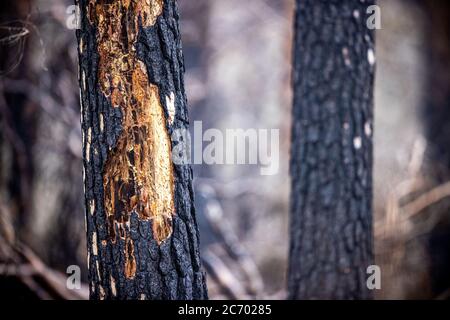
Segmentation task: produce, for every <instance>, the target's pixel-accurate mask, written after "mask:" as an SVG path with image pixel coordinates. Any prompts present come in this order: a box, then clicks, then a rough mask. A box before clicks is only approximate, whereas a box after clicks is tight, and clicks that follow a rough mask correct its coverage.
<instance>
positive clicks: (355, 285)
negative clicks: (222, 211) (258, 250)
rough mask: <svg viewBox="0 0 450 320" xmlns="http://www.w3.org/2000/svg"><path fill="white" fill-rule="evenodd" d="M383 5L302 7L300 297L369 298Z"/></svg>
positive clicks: (296, 183) (294, 215)
mask: <svg viewBox="0 0 450 320" xmlns="http://www.w3.org/2000/svg"><path fill="white" fill-rule="evenodd" d="M371 4H373V1H366V2H364V3H363V2H360V1H350V0H345V1H317V0H297V8H296V22H295V47H294V74H293V85H294V105H293V128H292V147H291V167H290V172H291V176H292V191H291V192H292V194H291V243H290V263H289V275H288V277H289V279H288V281H289V282H288V283H289V288H288V289H289V297H290V298H291V299H314V298H323V299H368V298H371V293H370V292H369V290H368V289H367V287H366V278H367V275H366V268H367V267H368V266H369V265H371V264H372V261H373V258H372V212H371V209H372V126H373V123H372V121H373V111H372V110H373V80H374V64H375V56H374V32H373V31H372V30H369V29H368V28H367V26H366V20H367V17H368V16H367V15H366V9H367V7H368V6H369V5H371Z"/></svg>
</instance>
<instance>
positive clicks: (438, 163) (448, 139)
mask: <svg viewBox="0 0 450 320" xmlns="http://www.w3.org/2000/svg"><path fill="white" fill-rule="evenodd" d="M421 4H422V6H423V9H424V11H425V14H426V16H427V18H428V19H427V30H426V34H427V35H428V36H427V38H426V44H427V58H428V61H427V66H428V69H427V71H426V72H427V81H426V84H427V87H426V91H425V92H426V97H425V104H424V108H423V113H424V114H423V115H424V119H425V133H426V138H427V142H428V149H429V151H428V152H429V156H430V157H431V160H432V165H431V166H430V168H427V169H428V171H430V173H431V174H432V175H433V178H435V179H436V180H437V181H439V182H446V181H448V180H449V179H450V151H449V148H448V146H449V144H450V8H449V7H450V5H449V3H448V2H447V1H435V0H434V1H433V0H428V1H424V2H421Z"/></svg>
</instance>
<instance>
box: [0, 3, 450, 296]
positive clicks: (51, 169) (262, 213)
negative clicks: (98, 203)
mask: <svg viewBox="0 0 450 320" xmlns="http://www.w3.org/2000/svg"><path fill="white" fill-rule="evenodd" d="M72 4H73V3H72V2H71V1H70V0H64V1H63V0H58V1H57V0H15V1H2V3H1V4H0V8H1V9H0V123H1V124H0V296H1V297H2V298H4V297H8V298H40V299H49V298H63V299H85V298H87V296H88V294H87V289H86V286H85V285H83V288H82V289H81V290H72V291H70V290H67V289H66V286H65V283H66V282H65V281H66V280H65V279H66V274H65V272H66V269H67V267H68V266H69V265H79V266H80V267H81V275H82V280H83V282H84V283H86V281H87V278H86V275H87V271H86V243H85V229H84V208H83V189H82V185H83V184H82V174H81V173H82V161H81V159H82V154H81V131H80V119H79V117H80V116H79V89H78V74H77V73H78V71H77V70H78V65H77V48H76V43H77V42H76V40H75V32H74V30H70V29H69V28H68V27H67V20H68V18H69V14H70V13H71V11H70V10H69V11H68V10H67V8H68V7H69V6H70V5H72ZM378 4H379V5H380V7H381V18H382V29H381V30H378V32H377V68H378V69H377V80H376V85H375V89H376V90H375V115H376V119H375V168H374V191H375V197H374V220H375V230H374V233H375V252H376V263H377V264H378V265H380V267H381V270H382V276H383V279H382V289H381V290H380V291H378V292H377V293H376V297H377V298H380V299H386V298H387V299H411V298H424V299H436V298H438V299H442V298H444V299H446V298H449V297H450V291H449V290H450V276H449V275H450V273H449V270H450V182H449V181H450V106H449V101H450V88H449V84H450V79H449V78H450V65H449V63H450V46H449V29H450V28H449V5H448V2H446V1H440V0H429V1H426V0H422V1H419V0H417V1H406V0H380V1H378ZM179 7H180V14H181V32H182V34H183V48H184V55H185V62H186V75H185V82H186V91H187V95H188V100H189V106H190V119H191V123H193V122H194V121H199V120H201V121H203V129H204V130H205V129H207V128H218V129H225V128H244V129H245V128H279V129H280V141H281V145H280V148H281V150H280V171H279V173H278V174H277V175H273V176H261V175H259V168H258V167H256V166H225V165H224V166H207V165H194V177H195V180H194V187H195V191H196V208H197V215H198V222H199V227H200V237H201V245H202V247H201V249H202V259H203V264H204V267H205V270H206V271H207V274H208V288H209V294H210V297H211V298H213V299H214V298H215V299H218V298H225V299H243V298H250V299H252V298H272V299H284V298H285V297H286V292H285V287H286V280H285V274H286V271H287V270H286V268H287V259H288V256H287V255H288V243H289V242H288V236H289V235H288V230H289V229H288V224H289V221H288V208H289V206H288V200H289V175H288V160H289V145H290V143H289V141H290V137H289V133H290V123H291V122H290V110H291V86H290V85H291V83H290V71H291V39H292V26H293V21H292V18H293V10H294V1H293V0H284V1H275V0H247V1H238V0H226V1H224V0H192V1H191V0H179Z"/></svg>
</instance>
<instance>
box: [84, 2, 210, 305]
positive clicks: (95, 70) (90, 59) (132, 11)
mask: <svg viewBox="0 0 450 320" xmlns="http://www.w3.org/2000/svg"><path fill="white" fill-rule="evenodd" d="M78 5H79V7H80V11H81V29H80V30H79V31H78V33H77V36H78V45H79V49H78V50H79V59H80V88H81V97H82V101H81V105H82V131H83V158H84V177H85V201H86V202H85V205H86V218H87V234H88V262H89V278H90V295H91V298H94V299H123V298H127V299H203V298H206V297H207V293H206V285H205V279H204V274H203V272H202V271H201V267H200V258H199V245H198V229H197V224H196V221H195V210H194V206H193V191H192V186H191V179H192V171H191V168H190V166H188V165H177V166H175V165H173V164H172V154H171V153H172V149H173V147H175V145H176V144H175V142H174V141H172V140H171V138H170V137H171V134H172V133H173V132H174V130H177V129H184V128H186V126H187V125H188V118H187V101H186V96H185V91H184V82H183V71H184V66H183V56H182V51H181V41H180V34H179V27H178V11H177V10H178V9H177V5H176V1H175V0H165V1H163V0H152V1H149V2H141V1H115V2H114V3H110V2H108V1H92V0H80V1H79V3H78Z"/></svg>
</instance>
